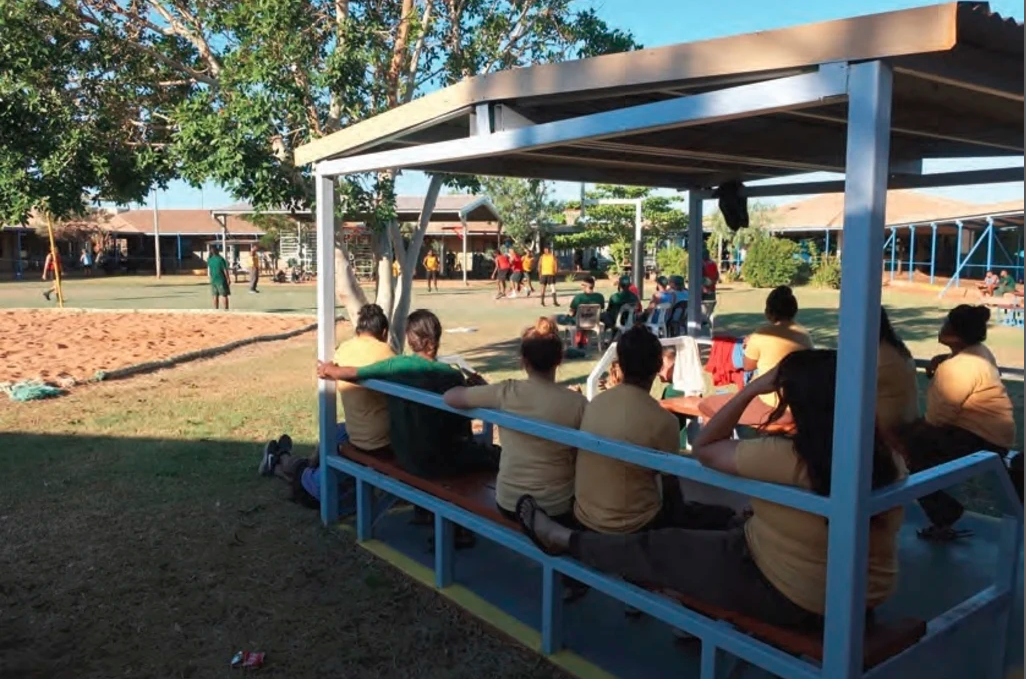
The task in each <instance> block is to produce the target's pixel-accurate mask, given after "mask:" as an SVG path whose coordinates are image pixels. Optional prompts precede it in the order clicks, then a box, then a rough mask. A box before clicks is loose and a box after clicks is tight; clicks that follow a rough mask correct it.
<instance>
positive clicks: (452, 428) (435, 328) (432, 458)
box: [317, 309, 499, 478]
mask: <svg viewBox="0 0 1026 679" xmlns="http://www.w3.org/2000/svg"><path fill="white" fill-rule="evenodd" d="M441 338H442V324H441V322H440V321H439V320H438V317H437V316H435V314H433V313H431V312H430V311H428V310H427V309H418V310H417V311H414V312H413V313H412V314H410V315H409V317H408V318H407V320H406V342H407V344H409V345H410V349H411V350H413V353H412V354H406V355H402V356H394V357H392V358H389V359H385V360H383V361H378V362H377V363H372V364H370V365H367V366H363V367H360V368H358V367H355V366H339V365H335V364H334V363H324V362H320V361H318V363H317V376H318V377H320V378H321V379H328V380H343V381H346V382H354V381H359V380H387V381H389V382H395V383H397V384H402V385H405V386H408V387H415V388H417V389H423V390H425V391H431V392H434V393H436V394H443V393H445V392H446V391H448V390H449V389H451V388H453V387H463V386H475V385H480V384H484V380H483V379H482V378H481V376H480V375H477V374H472V375H469V376H468V375H464V373H463V371H461V370H459V369H458V368H455V367H453V366H451V365H448V364H446V363H441V362H439V361H438V360H437V358H438V348H439V344H440V342H441ZM388 418H389V439H390V441H391V446H392V452H394V453H395V458H396V461H397V462H398V463H399V466H400V467H402V468H403V469H404V470H405V471H407V472H409V473H411V474H416V475H417V476H422V477H424V478H437V477H446V476H455V475H458V474H465V473H469V472H474V471H498V468H499V448H498V447H497V446H494V445H492V444H491V442H480V441H477V440H475V438H474V436H473V432H472V430H471V422H470V420H469V419H467V418H466V417H463V416H462V415H456V414H454V413H450V412H446V411H443V410H438V409H437V408H432V407H430V406H426V405H422V404H420V403H415V402H413V401H407V400H406V399H402V398H397V397H394V396H389V397H388Z"/></svg>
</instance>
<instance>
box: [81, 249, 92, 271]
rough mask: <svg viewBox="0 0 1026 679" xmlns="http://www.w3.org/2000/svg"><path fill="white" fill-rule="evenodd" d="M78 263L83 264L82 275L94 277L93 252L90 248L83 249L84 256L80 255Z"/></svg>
mask: <svg viewBox="0 0 1026 679" xmlns="http://www.w3.org/2000/svg"><path fill="white" fill-rule="evenodd" d="M78 261H79V262H81V263H82V273H84V274H85V275H86V276H92V275H93V251H92V250H91V249H90V248H89V247H88V246H86V247H84V248H82V254H81V255H79V258H78Z"/></svg>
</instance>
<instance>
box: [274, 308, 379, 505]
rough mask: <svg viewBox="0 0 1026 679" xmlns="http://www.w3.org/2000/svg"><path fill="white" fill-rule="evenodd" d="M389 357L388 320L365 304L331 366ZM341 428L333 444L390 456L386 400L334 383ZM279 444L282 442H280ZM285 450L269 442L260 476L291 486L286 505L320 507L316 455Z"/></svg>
mask: <svg viewBox="0 0 1026 679" xmlns="http://www.w3.org/2000/svg"><path fill="white" fill-rule="evenodd" d="M393 356H395V352H394V351H392V349H391V347H389V346H388V317H387V316H385V312H384V311H383V310H382V308H381V307H380V306H378V305H377V304H365V305H364V306H363V307H362V308H361V309H360V313H359V315H358V316H357V319H356V336H355V337H353V338H352V339H350V340H348V341H346V342H343V343H342V344H340V345H339V346H338V348H337V349H336V350H335V363H346V364H349V365H356V366H366V365H370V364H372V363H376V362H378V361H381V360H384V359H387V358H391V357H393ZM337 388H338V392H339V396H340V397H341V399H342V408H343V412H344V413H345V418H346V419H345V423H343V424H339V427H338V432H339V443H342V442H343V441H344V440H348V441H349V442H350V443H351V444H352V445H354V446H356V447H357V448H359V449H360V450H361V451H363V452H367V453H370V454H372V455H391V450H390V447H389V443H390V442H389V435H388V426H389V419H388V397H387V396H385V395H384V394H382V393H380V392H376V391H371V390H369V389H366V388H364V387H361V386H359V385H358V384H354V383H352V382H342V381H339V382H338V387H337ZM282 438H283V439H285V438H287V437H282ZM289 441H290V444H289V445H288V447H287V448H286V447H285V446H281V445H280V444H275V443H273V442H272V443H269V444H267V446H265V448H264V453H263V458H262V459H261V461H260V469H259V471H260V474H261V475H262V476H277V477H279V478H281V479H283V480H285V481H286V482H288V483H289V484H290V485H291V486H292V500H293V501H295V502H299V503H300V504H304V505H307V506H311V507H318V506H320V497H321V494H320V493H321V491H320V488H321V481H320V476H321V473H320V467H319V466H318V465H319V464H320V456H319V454H318V453H317V452H315V453H314V455H313V456H312V457H310V458H304V457H298V456H295V455H292V450H291V439H290V440H289Z"/></svg>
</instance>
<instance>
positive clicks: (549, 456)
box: [445, 317, 588, 525]
mask: <svg viewBox="0 0 1026 679" xmlns="http://www.w3.org/2000/svg"><path fill="white" fill-rule="evenodd" d="M562 361H563V340H562V339H560V337H559V332H558V329H557V328H556V325H555V323H553V322H552V320H551V319H549V318H544V317H543V318H539V319H538V321H537V322H536V323H535V324H534V326H532V327H530V328H527V329H526V330H524V332H523V334H522V335H521V336H520V364H521V365H522V366H523V368H524V371H525V372H526V373H527V379H526V380H505V381H503V382H500V383H498V384H490V385H486V386H480V387H455V388H453V389H450V390H449V391H447V392H445V402H446V403H447V404H449V405H450V406H452V407H453V408H461V409H467V408H495V409H497V410H502V411H505V412H510V413H514V414H516V415H522V416H524V417H530V418H533V419H536V420H542V421H544V422H552V423H553V424H559V425H562V426H564V427H570V428H571V429H577V428H579V427H580V426H581V419H582V418H583V417H584V408H585V406H587V405H588V400H587V399H586V398H584V396H582V395H581V394H580V393H578V392H575V391H572V390H570V389H567V388H566V387H563V386H560V385H558V384H556V368H557V367H559V364H560V363H562ZM501 436H502V455H501V457H500V459H499V476H498V478H497V479H496V482H495V502H496V504H497V505H498V506H499V511H500V512H502V513H503V514H504V515H505V516H506V517H507V518H510V519H513V520H516V515H515V514H514V509H515V508H516V503H517V499H518V498H519V497H520V496H521V495H524V494H525V493H529V494H530V495H532V496H533V497H534V498H535V499H536V500H537V502H538V505H539V506H540V507H542V508H543V509H544V510H545V511H546V512H548V513H549V515H550V516H552V517H554V518H555V519H556V520H557V521H560V522H563V523H566V524H568V525H573V524H574V521H573V505H574V462H575V459H576V457H577V449H576V448H574V447H572V446H567V445H564V444H562V443H556V442H554V441H547V440H545V439H542V438H538V437H536V436H531V435H529V434H524V433H521V432H518V431H514V430H512V429H503V430H502V434H501Z"/></svg>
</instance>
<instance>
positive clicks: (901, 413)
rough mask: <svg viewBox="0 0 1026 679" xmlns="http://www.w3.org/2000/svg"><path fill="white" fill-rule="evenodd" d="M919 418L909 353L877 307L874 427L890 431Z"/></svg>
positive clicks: (913, 372) (913, 360)
mask: <svg viewBox="0 0 1026 679" xmlns="http://www.w3.org/2000/svg"><path fill="white" fill-rule="evenodd" d="M917 419H919V387H918V385H917V384H916V361H915V359H914V358H912V352H910V351H909V350H908V347H906V346H905V343H904V342H902V341H901V338H900V337H898V333H896V332H895V331H894V327H893V326H892V325H891V320H890V318H888V316H887V311H886V310H885V309H884V308H883V307H880V348H879V352H878V354H877V361H876V425H877V426H878V427H880V428H881V429H882V430H884V431H887V432H890V431H894V430H896V429H897V428H899V427H901V426H903V425H908V424H911V423H912V422H915V421H916V420H917Z"/></svg>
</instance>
